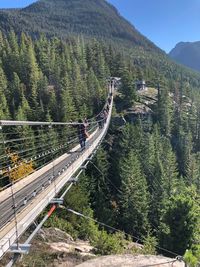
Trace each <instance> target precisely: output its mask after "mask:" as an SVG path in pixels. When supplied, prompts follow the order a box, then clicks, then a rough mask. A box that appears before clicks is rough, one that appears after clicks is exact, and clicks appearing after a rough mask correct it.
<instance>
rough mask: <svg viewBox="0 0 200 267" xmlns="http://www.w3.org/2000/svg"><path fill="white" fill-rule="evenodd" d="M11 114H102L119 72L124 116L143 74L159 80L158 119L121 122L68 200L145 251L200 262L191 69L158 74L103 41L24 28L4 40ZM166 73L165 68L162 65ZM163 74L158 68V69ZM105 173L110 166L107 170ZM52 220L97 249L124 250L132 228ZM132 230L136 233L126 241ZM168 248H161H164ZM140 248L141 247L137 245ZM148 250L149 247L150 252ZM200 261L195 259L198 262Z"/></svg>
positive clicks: (197, 127) (0, 72)
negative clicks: (36, 32) (111, 81)
mask: <svg viewBox="0 0 200 267" xmlns="http://www.w3.org/2000/svg"><path fill="white" fill-rule="evenodd" d="M0 40H1V42H0V58H1V67H0V76H1V79H0V81H1V82H0V97H1V101H0V114H1V119H17V120H54V121H69V120H70V119H73V120H76V119H77V118H79V117H85V116H91V115H93V114H96V113H98V111H99V110H100V109H101V107H102V105H103V103H104V99H105V97H106V94H107V92H106V89H105V88H106V86H107V78H108V77H109V76H110V75H111V76H119V77H121V78H122V86H121V87H120V88H119V93H118V96H117V97H116V98H115V105H116V111H115V112H116V114H118V115H119V114H126V110H128V109H129V108H132V107H133V106H134V105H135V103H136V101H137V102H138V101H142V99H141V96H139V95H138V94H137V92H136V90H135V80H137V79H140V77H141V76H140V75H141V73H143V74H142V75H145V76H144V77H145V78H146V79H147V80H149V81H152V84H155V85H157V83H158V82H159V87H158V88H157V87H156V88H157V89H159V90H158V97H157V101H156V103H155V105H154V106H153V107H152V110H153V114H152V116H151V119H150V120H148V121H146V120H141V119H140V116H138V117H136V119H135V120H134V123H129V122H128V120H127V124H126V125H124V126H117V125H116V124H115V123H114V121H113V123H112V125H111V128H110V131H109V135H108V137H107V141H106V142H105V143H104V145H103V146H102V148H101V149H100V151H99V152H98V153H97V156H96V159H95V161H94V164H95V166H96V167H97V168H95V167H92V166H93V165H91V168H90V169H89V170H88V171H87V172H86V174H85V175H84V177H83V176H82V177H81V179H80V183H78V184H77V185H76V186H75V187H74V188H73V189H72V190H71V191H70V192H69V194H68V195H67V197H66V199H65V205H66V206H67V207H69V208H73V209H74V210H77V211H79V212H82V213H83V214H86V215H89V216H90V217H93V218H96V219H97V220H99V221H101V222H103V223H106V224H108V225H110V226H112V227H115V228H118V229H120V230H122V231H124V232H125V233H126V234H127V235H128V236H129V239H132V240H134V241H136V239H137V238H138V239H139V240H140V242H142V243H143V244H144V245H145V246H144V250H143V253H162V254H166V255H168V256H174V254H173V255H172V254H171V252H167V251H165V250H164V251H163V250H162V249H160V247H161V248H164V249H167V250H170V251H172V252H173V253H176V254H181V255H183V254H184V253H185V251H186V249H188V252H187V253H186V258H187V259H188V261H190V262H191V261H193V262H197V261H198V260H199V238H200V233H199V229H200V228H199V223H200V218H199V213H198V209H199V200H200V180H199V177H200V168H199V166H200V153H199V152H200V146H199V144H200V116H199V114H200V94H199V90H198V88H199V82H198V80H197V79H194V77H190V78H189V77H188V76H184V75H183V73H178V72H177V73H172V75H171V76H169V77H171V78H169V77H164V76H163V75H161V76H160V77H159V79H158V77H157V75H154V72H152V68H150V67H149V66H148V65H146V67H145V69H144V68H143V66H140V64H138V63H137V64H135V62H134V61H133V62H130V61H127V60H126V56H125V57H124V56H123V55H122V54H119V53H118V52H116V51H115V49H113V48H112V47H111V46H107V45H105V44H102V43H100V42H97V41H95V40H93V41H89V42H87V44H85V43H84V41H80V40H79V39H71V40H68V42H65V41H61V40H59V39H58V38H53V39H47V38H46V37H44V36H42V37H40V38H39V39H38V40H35V41H33V40H32V39H31V38H30V37H29V36H27V35H25V34H22V36H21V38H20V39H18V38H17V36H16V35H15V34H14V32H10V33H9V34H8V37H5V36H3V35H1V38H0ZM161 71H162V70H161ZM156 73H158V70H157V72H156ZM99 170H100V171H99ZM47 226H57V227H60V228H61V229H63V230H65V231H67V232H69V233H70V234H72V236H73V237H79V238H83V239H87V240H90V242H91V243H92V244H93V245H94V246H95V248H96V253H97V254H111V253H122V252H123V247H124V244H125V243H124V242H127V241H126V238H127V235H126V236H123V235H122V234H119V233H115V234H113V231H112V234H111V232H110V231H108V232H107V231H106V230H107V228H105V229H102V227H99V226H98V224H96V223H94V222H92V221H89V222H88V220H87V219H84V218H77V217H76V215H73V214H72V215H70V214H68V213H66V212H64V211H59V212H58V213H56V215H54V216H53V217H52V218H51V219H50V221H48V223H47ZM125 237H126V238H125ZM157 246H158V247H159V248H158V247H157ZM133 253H136V251H135V250H133ZM140 253H141V251H140ZM194 266H195V265H194Z"/></svg>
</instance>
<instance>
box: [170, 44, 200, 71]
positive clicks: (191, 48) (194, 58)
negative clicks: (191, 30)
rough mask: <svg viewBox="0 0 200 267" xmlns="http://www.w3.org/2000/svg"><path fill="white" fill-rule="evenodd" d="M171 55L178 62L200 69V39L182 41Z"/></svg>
mask: <svg viewBox="0 0 200 267" xmlns="http://www.w3.org/2000/svg"><path fill="white" fill-rule="evenodd" d="M169 56H170V57H171V58H172V59H174V60H175V61H177V62H178V63H181V64H183V65H185V66H187V67H190V68H192V69H194V70H197V71H200V41H199V42H180V43H178V44H177V45H176V46H175V47H174V48H173V49H172V50H171V51H170V53H169Z"/></svg>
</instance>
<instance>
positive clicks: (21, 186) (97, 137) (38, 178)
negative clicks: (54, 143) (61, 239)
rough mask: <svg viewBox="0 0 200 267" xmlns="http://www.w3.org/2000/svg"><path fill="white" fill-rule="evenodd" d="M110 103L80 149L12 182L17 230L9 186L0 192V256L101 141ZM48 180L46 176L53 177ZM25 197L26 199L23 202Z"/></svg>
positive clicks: (76, 148)
mask: <svg viewBox="0 0 200 267" xmlns="http://www.w3.org/2000/svg"><path fill="white" fill-rule="evenodd" d="M112 103H113V100H112V102H111V107H110V111H109V115H108V119H107V122H106V124H105V126H104V128H103V129H98V130H96V131H95V132H94V133H93V134H92V135H91V136H90V137H89V139H88V141H87V146H86V149H85V150H84V151H81V150H80V147H79V146H76V147H75V148H73V149H72V150H71V151H70V152H71V153H70V154H69V153H68V154H67V153H66V154H64V155H62V156H61V157H59V158H58V159H56V160H54V162H51V163H50V164H48V165H46V166H45V167H43V168H42V169H40V170H38V171H36V172H35V173H34V174H31V175H30V176H28V177H26V178H25V179H23V180H22V181H19V182H18V183H16V184H15V185H14V187H13V191H14V196H15V203H16V204H17V206H16V210H17V215H16V219H17V231H16V224H15V220H14V209H13V201H12V196H11V189H10V188H7V189H6V190H4V191H3V192H1V193H0V210H1V214H0V257H1V256H2V255H3V254H4V253H5V252H6V251H7V250H8V249H9V248H10V246H11V245H12V244H14V243H15V242H16V239H17V238H18V237H19V236H21V235H22V234H23V233H24V232H25V231H26V229H27V228H28V227H29V226H30V224H31V223H32V222H33V221H34V220H35V219H36V218H37V216H38V215H39V214H40V213H41V212H42V211H43V210H44V209H45V207H46V206H47V205H48V204H49V203H50V202H51V200H52V199H53V198H54V197H55V196H56V195H57V194H58V193H59V191H60V190H61V189H62V188H63V186H64V185H65V184H66V183H67V182H68V181H69V179H70V178H71V177H72V176H73V175H74V174H75V173H76V172H77V170H78V169H80V167H81V166H82V165H83V164H84V162H86V160H87V159H88V158H89V157H90V155H91V154H93V153H94V152H95V151H96V149H97V148H98V145H99V144H100V143H101V141H102V139H103V137H104V136H105V134H106V132H107V129H108V127H109V122H110V118H111V112H112ZM53 174H54V178H53V180H52V181H51V182H50V178H52V177H53ZM25 198H26V202H25Z"/></svg>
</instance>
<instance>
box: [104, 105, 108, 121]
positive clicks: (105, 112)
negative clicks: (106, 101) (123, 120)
mask: <svg viewBox="0 0 200 267" xmlns="http://www.w3.org/2000/svg"><path fill="white" fill-rule="evenodd" d="M108 110H109V108H108ZM103 116H104V123H106V121H107V118H108V112H107V110H106V109H105V108H104V110H103Z"/></svg>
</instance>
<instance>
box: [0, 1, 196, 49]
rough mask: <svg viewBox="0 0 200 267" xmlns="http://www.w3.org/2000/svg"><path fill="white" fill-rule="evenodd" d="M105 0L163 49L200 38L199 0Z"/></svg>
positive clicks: (8, 3)
mask: <svg viewBox="0 0 200 267" xmlns="http://www.w3.org/2000/svg"><path fill="white" fill-rule="evenodd" d="M55 1H56V0H55ZM83 1H84V0H83ZM108 1H109V2H110V3H111V4H113V5H114V6H115V7H116V8H117V9H118V10H119V12H120V13H121V15H122V16H124V17H125V18H126V19H127V20H129V21H130V22H131V23H132V24H133V25H134V26H135V27H136V28H137V29H138V30H139V31H140V32H141V33H142V34H143V35H145V36H146V37H148V38H149V39H150V40H151V41H153V42H154V43H155V44H156V45H158V46H159V47H160V48H162V49H163V50H165V51H166V52H168V51H169V50H171V49H172V48H173V47H174V46H175V44H176V43H178V42H180V41H192V42H193V41H200V31H199V29H200V15H199V14H200V0H108ZM32 2H36V1H34V0H0V8H10V7H25V6H27V5H28V4H31V3H32Z"/></svg>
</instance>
